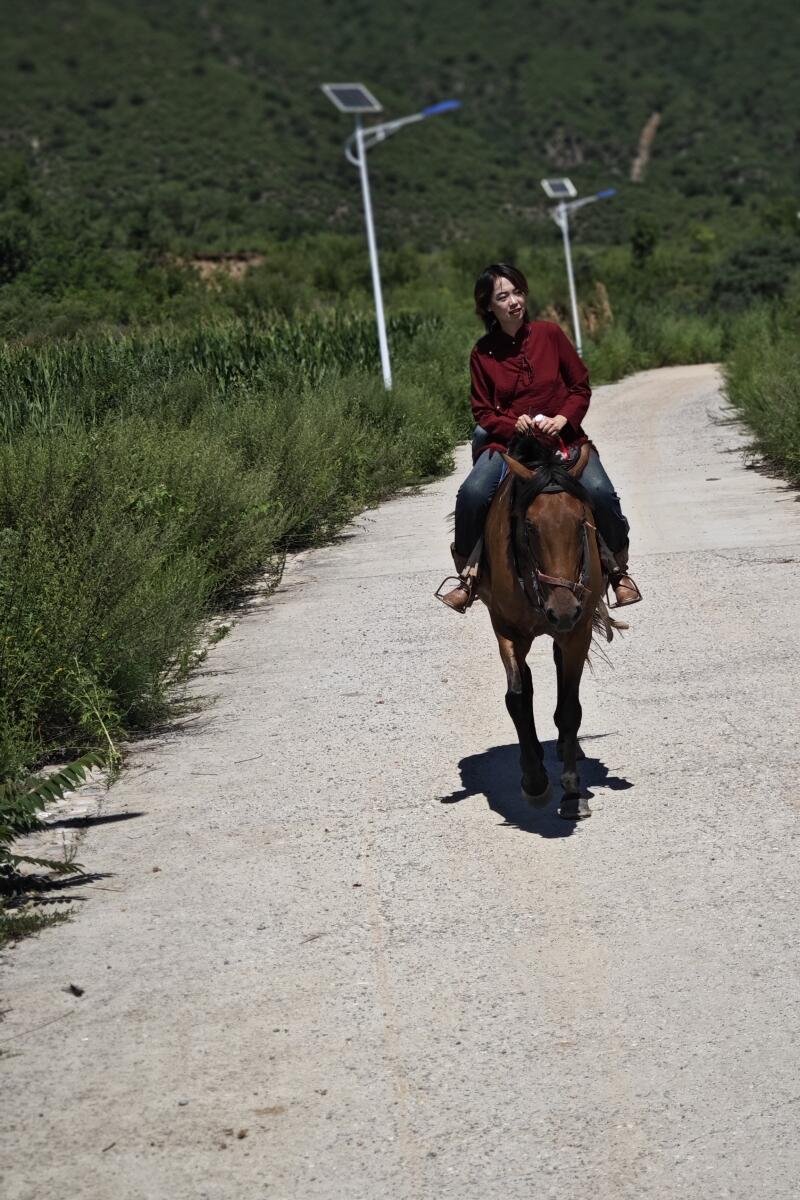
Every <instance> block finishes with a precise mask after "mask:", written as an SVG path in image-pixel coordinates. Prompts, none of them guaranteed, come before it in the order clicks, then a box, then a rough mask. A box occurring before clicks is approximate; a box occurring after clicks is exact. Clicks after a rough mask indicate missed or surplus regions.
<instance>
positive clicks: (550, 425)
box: [527, 413, 567, 437]
mask: <svg viewBox="0 0 800 1200" xmlns="http://www.w3.org/2000/svg"><path fill="white" fill-rule="evenodd" d="M527 419H528V420H530V417H528V418H527ZM531 424H533V421H531ZM566 424H567V418H566V417H562V416H561V414H560V413H559V415H558V416H557V417H539V419H538V421H537V422H536V428H537V429H540V430H541V431H542V433H546V434H548V436H549V437H556V436H557V435H558V434H559V433H561V430H562V429H563V428H564V426H565V425H566Z"/></svg>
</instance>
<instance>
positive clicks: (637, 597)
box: [608, 571, 643, 609]
mask: <svg viewBox="0 0 800 1200" xmlns="http://www.w3.org/2000/svg"><path fill="white" fill-rule="evenodd" d="M623 578H624V579H628V580H630V582H631V583H632V584H633V587H634V588H635V590H636V595H635V596H633V597H632V598H631V599H630V600H626V601H625V602H624V604H620V603H619V602H618V603H616V604H608V608H609V609H614V608H628V606H629V605H631V604H638V603H639V601H640V600H642V599H643V596H642V593H641V592H640V590H639V585H638V583H637V582H636V580H635V579H631V576H630V575H629V574H628V572H627V571H619V572H617V580H618V581H619V580H621V579H623ZM608 582H609V584H610V585H611V589H612V591H614V592H615V595H616V591H615V583H614V580H613V578H612V577H611V576H609V580H608Z"/></svg>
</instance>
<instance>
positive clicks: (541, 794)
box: [497, 634, 550, 805]
mask: <svg viewBox="0 0 800 1200" xmlns="http://www.w3.org/2000/svg"><path fill="white" fill-rule="evenodd" d="M497 642H498V645H499V647H500V657H501V659H502V660H503V666H504V667H505V669H506V679H507V681H508V688H507V690H506V708H507V709H508V715H509V716H510V717H511V720H512V721H513V722H514V728H515V729H516V731H517V737H518V738H519V750H520V757H519V763H520V768H521V770H522V796H523V799H524V800H528V801H529V802H530V803H531V804H536V805H543V804H546V803H547V801H548V800H549V798H550V783H549V781H548V778H547V772H546V771H545V769H544V766H543V760H544V750H543V749H542V746H541V743H540V741H539V739H538V737H537V736H536V725H535V723H534V719H533V678H532V676H531V672H530V667H529V666H528V664H527V662H526V661H525V659H526V658H527V655H528V651H529V650H530V648H531V643H530V640H526V641H512V640H511V639H510V638H506V637H502V636H501V635H500V634H497Z"/></svg>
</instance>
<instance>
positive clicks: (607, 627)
mask: <svg viewBox="0 0 800 1200" xmlns="http://www.w3.org/2000/svg"><path fill="white" fill-rule="evenodd" d="M592 629H593V630H594V631H595V633H597V634H601V635H602V636H603V637H604V638H605V640H606V641H607V642H610V641H612V640H613V637H614V630H615V629H616V630H618V631H619V632H620V633H623V632H624V631H625V630H626V629H630V625H628V623H627V622H626V621H617V620H616V618H614V617H612V616H611V613H610V612H609V611H608V606H607V605H606V602H605V600H604V599H603V597H602V596H598V598H597V604H596V605H595V610H594V613H593V614H592Z"/></svg>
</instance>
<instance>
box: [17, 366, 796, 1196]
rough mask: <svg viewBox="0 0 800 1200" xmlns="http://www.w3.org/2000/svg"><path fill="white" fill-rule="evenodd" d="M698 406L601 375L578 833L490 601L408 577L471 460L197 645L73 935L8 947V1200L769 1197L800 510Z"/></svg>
mask: <svg viewBox="0 0 800 1200" xmlns="http://www.w3.org/2000/svg"><path fill="white" fill-rule="evenodd" d="M723 408H724V405H723V402H722V401H721V399H720V396H719V391H718V379H717V376H716V373H715V371H714V370H713V368H711V367H705V366H700V367H685V368H674V369H671V370H665V371H653V372H648V373H646V374H643V375H639V376H637V377H634V378H631V379H628V380H626V381H624V382H623V383H621V384H618V385H615V386H613V387H608V388H600V389H597V391H596V393H595V398H594V401H593V407H592V413H591V419H590V422H589V428H590V432H591V433H592V435H593V436H594V437H595V439H596V440H597V442H598V445H599V446H600V448H601V451H602V453H603V458H604V461H605V463H606V465H607V467H608V469H609V472H610V474H611V475H612V478H613V479H614V480H615V482H616V484H617V487H618V489H619V490H620V492H621V493H622V496H623V501H624V505H625V508H626V510H627V512H628V513H629V515H630V518H631V521H632V524H633V530H634V538H633V545H634V551H633V556H632V566H633V569H634V573H635V576H636V578H637V580H638V582H639V584H640V586H641V588H642V590H643V592H644V594H645V597H646V602H645V603H644V604H641V605H638V606H637V607H635V608H632V609H629V610H628V611H629V613H630V623H631V630H630V633H629V634H628V635H627V636H626V637H625V638H624V639H623V640H621V641H618V640H615V642H614V644H613V645H612V646H611V647H610V648H609V652H608V659H609V661H608V662H604V661H603V659H602V657H598V658H596V660H595V664H594V671H593V673H591V674H587V676H586V677H585V683H584V688H583V704H584V721H583V745H584V748H585V750H586V753H587V755H588V756H589V758H588V761H587V762H586V763H584V764H583V767H584V772H583V773H584V779H585V782H586V784H587V786H588V788H589V790H590V792H591V795H592V800H591V804H592V808H593V812H594V815H593V817H592V819H591V820H589V821H586V822H583V823H582V824H581V825H579V826H575V825H573V824H572V823H568V822H564V821H561V820H559V819H558V817H557V816H556V815H555V804H556V800H555V799H554V801H553V804H552V806H551V808H550V809H549V810H548V811H547V812H545V813H544V814H537V813H533V812H531V811H529V810H528V809H526V807H525V806H524V805H523V804H522V803H521V802H520V801H519V800H518V774H517V766H516V759H517V751H516V747H515V745H514V744H513V729H512V726H511V723H510V721H509V719H508V717H507V715H506V712H505V708H504V705H503V692H504V686H505V683H504V674H503V670H502V668H501V665H500V661H499V658H498V656H497V652H496V647H495V644H494V640H493V638H492V636H491V632H490V628H489V622H488V617H487V614H486V612H485V610H484V609H482V608H481V606H480V605H477V606H476V607H475V608H474V609H473V610H472V611H471V612H470V613H469V614H468V615H467V617H466V618H460V617H458V616H456V615H454V614H452V613H449V612H447V611H446V610H445V609H444V608H443V607H442V606H440V605H438V604H436V602H435V601H434V600H433V599H432V597H431V592H432V591H433V589H434V587H435V586H436V585H437V584H438V583H439V580H440V578H441V577H442V575H443V574H444V573H445V570H446V568H447V565H448V556H447V544H448V541H449V536H448V529H447V525H446V521H445V517H446V514H447V513H449V512H450V511H451V509H452V506H453V499H454V496H455V491H456V487H457V484H458V481H459V478H460V476H461V474H462V472H463V469H464V467H465V464H466V451H462V452H460V454H459V469H458V470H457V472H456V473H455V474H454V475H453V476H452V477H451V478H449V479H447V480H445V481H443V482H440V483H437V484H435V485H433V486H430V487H427V488H424V489H423V490H422V491H420V492H419V493H418V494H415V495H409V496H404V497H401V498H398V499H396V500H393V501H391V502H390V503H387V504H385V505H383V506H381V508H380V509H378V510H377V511H375V512H372V513H369V514H366V515H365V516H364V517H362V518H361V519H360V520H359V521H358V522H357V523H356V524H355V525H354V527H353V528H352V529H351V530H349V531H348V532H347V534H346V536H344V537H343V538H342V539H341V540H340V541H339V542H337V544H335V545H333V546H330V547H328V548H326V549H322V550H318V551H314V552H311V553H307V554H303V555H301V556H299V557H298V558H296V559H295V560H294V561H293V562H291V564H290V565H289V567H288V569H287V572H286V575H285V578H284V580H283V583H282V585H281V587H280V589H279V590H278V591H277V593H276V594H274V595H273V596H272V598H271V599H269V600H268V601H266V602H261V603H259V604H257V605H256V606H255V607H254V608H253V609H252V610H251V611H250V612H249V613H248V614H247V615H245V616H244V617H243V618H242V619H241V620H239V621H238V622H237V623H236V625H235V628H234V630H233V632H232V633H231V635H230V636H229V637H228V638H226V639H225V640H224V641H222V642H221V643H220V644H218V645H216V646H215V647H213V648H212V649H211V651H210V653H209V656H208V659H207V661H206V663H205V664H204V666H203V668H202V669H201V671H200V672H199V673H198V675H197V677H196V678H195V680H194V681H193V683H192V686H191V693H192V694H193V696H194V697H195V698H197V699H199V698H201V697H202V699H203V701H204V708H203V710H202V712H201V714H200V715H199V716H197V717H195V719H193V720H189V721H186V722H184V723H183V724H182V725H181V726H180V727H178V728H176V729H175V730H174V731H172V732H170V733H169V734H167V735H166V736H164V737H161V738H160V739H157V740H154V741H153V742H151V743H148V744H145V745H142V746H139V747H137V748H136V749H135V750H134V751H133V753H132V754H131V756H130V762H129V766H128V769H127V770H126V772H125V774H124V776H123V778H122V780H121V781H120V782H119V783H118V784H117V785H115V786H114V788H113V789H112V791H111V792H110V793H109V794H108V795H107V796H106V797H105V799H104V800H103V803H102V815H103V818H104V823H99V824H97V825H95V826H94V827H92V828H91V829H90V830H89V831H88V832H87V834H86V835H85V837H84V839H83V841H82V844H81V847H80V854H79V857H80V860H81V861H82V862H83V863H84V864H85V866H86V867H87V869H88V870H89V871H92V872H97V873H98V875H99V876H101V877H99V878H97V879H95V880H94V881H93V882H90V883H86V884H84V885H82V886H81V887H79V888H77V889H75V891H74V895H73V907H74V908H75V909H76V910H79V911H77V915H76V919H75V920H74V922H73V923H72V924H70V925H67V926H62V927H59V928H53V929H49V930H47V931H45V932H44V933H43V934H42V935H41V936H39V937H38V938H36V939H33V940H29V941H26V942H24V943H22V944H20V945H19V946H18V947H17V948H16V949H15V950H13V952H11V953H9V954H7V955H6V956H5V959H4V963H3V967H4V972H3V985H2V996H3V1002H2V1005H0V1006H1V1007H2V1008H4V1009H5V1010H6V1012H5V1018H4V1020H3V1021H2V1024H0V1051H2V1056H0V1071H2V1074H3V1096H4V1100H3V1106H2V1108H3V1112H2V1125H3V1142H4V1147H5V1152H4V1155H3V1158H4V1166H3V1168H2V1170H3V1180H2V1188H1V1189H0V1190H2V1194H3V1196H4V1198H5V1200H34V1198H35V1200H56V1198H58V1200H62V1197H64V1196H65V1195H68V1196H70V1197H72V1198H73V1200H255V1198H262V1197H263V1198H265V1200H274V1198H280V1200H312V1198H319V1200H322V1198H324V1200H351V1198H352V1200H373V1198H375V1200H379V1198H381V1200H382V1198H384V1197H385V1198H387V1200H389V1198H391V1200H416V1198H425V1200H428V1198H430V1200H517V1198H519V1200H523V1198H524V1200H530V1198H532V1197H533V1198H536V1200H538V1198H540V1197H557V1198H559V1200H621V1198H626V1200H627V1198H631V1200H632V1198H634V1197H635V1198H636V1200H640V1198H641V1197H655V1198H658V1200H673V1198H674V1200H678V1198H681V1200H685V1198H686V1197H695V1196H696V1197H702V1198H703V1200H713V1198H716V1197H736V1198H737V1200H738V1198H741V1200H752V1198H753V1197H757V1198H758V1200H778V1198H783V1197H786V1198H787V1200H788V1198H789V1197H792V1198H794V1197H796V1196H797V1194H798V1177H799V1176H800V1139H798V1133H797V1130H798V1118H799V1117H800V1073H799V1072H798V1036H799V1035H800V1008H799V1007H798V999H797V997H798V944H797V878H798V874H797V865H798V864H797V859H798V845H799V843H798V832H799V831H800V824H799V823H798V816H799V815H800V811H799V808H798V800H799V797H798V784H797V759H796V744H795V741H796V734H797V717H798V708H797V693H796V683H795V680H796V665H797V662H798V649H799V648H800V647H798V612H797V595H798V590H800V566H798V560H799V559H800V509H798V506H797V504H796V503H795V499H796V497H795V494H794V493H793V492H791V491H790V490H788V489H787V488H786V487H785V486H783V485H782V484H781V483H780V482H779V481H776V480H772V479H769V478H767V477H765V476H764V475H762V474H759V473H757V472H755V471H753V470H748V469H746V467H745V465H744V460H743V457H742V454H741V446H742V444H743V441H744V438H743V435H742V434H741V432H740V431H738V430H737V428H736V427H734V426H732V425H730V424H726V423H724V422H723V421H721V414H722V411H723ZM531 665H532V669H533V674H534V683H535V686H536V688H537V692H536V711H537V719H538V726H539V733H540V737H541V738H542V741H543V742H544V743H545V746H546V749H547V754H548V761H549V763H550V766H551V769H552V770H551V773H552V777H553V779H554V782H557V777H558V775H557V770H556V764H555V759H554V753H553V749H554V730H553V727H552V721H551V715H550V714H551V713H552V710H553V707H554V678H553V670H552V663H551V658H550V644H549V642H547V643H546V644H545V643H544V641H543V642H542V643H541V644H537V647H536V648H535V649H534V651H533V653H532V655H531ZM111 816H119V817H120V818H122V817H127V818H128V819H119V820H115V821H111V820H107V818H109V817H111ZM70 984H76V985H78V986H79V987H81V988H83V989H84V992H83V995H81V996H75V995H73V994H72V993H71V992H69V991H65V990H64V989H65V988H68V987H69V985H70Z"/></svg>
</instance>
